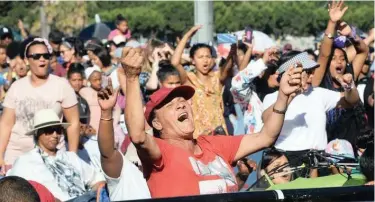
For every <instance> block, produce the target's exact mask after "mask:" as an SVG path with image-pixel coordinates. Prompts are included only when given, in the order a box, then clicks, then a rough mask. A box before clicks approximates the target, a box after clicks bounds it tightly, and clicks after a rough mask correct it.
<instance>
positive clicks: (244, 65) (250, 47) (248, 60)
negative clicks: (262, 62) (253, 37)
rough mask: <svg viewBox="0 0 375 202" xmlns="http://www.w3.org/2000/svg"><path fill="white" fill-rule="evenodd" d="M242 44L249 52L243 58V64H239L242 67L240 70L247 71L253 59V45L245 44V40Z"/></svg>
mask: <svg viewBox="0 0 375 202" xmlns="http://www.w3.org/2000/svg"><path fill="white" fill-rule="evenodd" d="M244 38H245V37H244ZM242 43H243V44H245V45H246V47H247V51H246V53H245V56H244V57H243V60H242V62H241V64H239V65H240V66H239V68H238V69H239V70H240V71H241V70H243V69H245V67H246V66H247V65H248V64H249V62H250V59H251V53H252V52H253V44H251V43H247V42H245V39H243V40H242Z"/></svg>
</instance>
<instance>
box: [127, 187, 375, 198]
mask: <svg viewBox="0 0 375 202" xmlns="http://www.w3.org/2000/svg"><path fill="white" fill-rule="evenodd" d="M136 201H145V202H187V201H204V202H245V201H251V202H254V201H262V202H268V201H295V202H302V201H309V202H310V201H317V202H326V201H340V202H341V201H343V202H346V201H361V202H362V201H374V186H352V187H335V188H318V189H293V190H275V191H254V192H238V193H227V194H212V195H200V196H187V197H175V198H158V199H147V200H134V202H136ZM127 202H129V201H127Z"/></svg>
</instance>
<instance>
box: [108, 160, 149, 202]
mask: <svg viewBox="0 0 375 202" xmlns="http://www.w3.org/2000/svg"><path fill="white" fill-rule="evenodd" d="M122 159H123V160H122V161H123V165H122V169H121V175H120V177H118V178H111V177H109V176H107V175H106V174H104V176H105V178H106V180H107V187H108V191H109V198H110V199H111V201H124V200H136V199H146V198H151V195H150V191H149V189H148V186H147V183H146V180H145V179H144V177H143V174H142V172H141V171H140V170H138V168H137V167H136V166H135V165H134V164H133V163H131V162H130V161H129V160H127V159H126V158H124V157H123V158H122Z"/></svg>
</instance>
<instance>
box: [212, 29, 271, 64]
mask: <svg viewBox="0 0 375 202" xmlns="http://www.w3.org/2000/svg"><path fill="white" fill-rule="evenodd" d="M244 34H245V31H244V30H242V31H237V32H234V33H233V34H228V33H218V34H217V40H218V44H219V45H218V52H219V55H220V56H222V57H224V58H226V57H227V56H228V53H229V50H230V44H232V43H236V39H238V40H241V39H242V37H243V36H244ZM253 36H254V47H253V52H255V53H257V52H258V53H262V52H264V51H265V50H266V49H267V48H270V47H272V46H276V42H275V41H274V40H273V39H272V38H271V37H269V36H268V35H267V34H265V33H263V32H260V31H257V30H254V31H253Z"/></svg>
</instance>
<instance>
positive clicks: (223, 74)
mask: <svg viewBox="0 0 375 202" xmlns="http://www.w3.org/2000/svg"><path fill="white" fill-rule="evenodd" d="M236 52H237V46H236V44H232V45H231V47H230V51H229V54H228V57H227V61H226V62H225V63H224V65H223V66H222V67H220V82H221V83H222V84H224V83H225V80H226V78H227V77H228V75H229V72H230V71H232V69H233V65H234V58H235V57H236V56H235V54H237V53H236Z"/></svg>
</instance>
